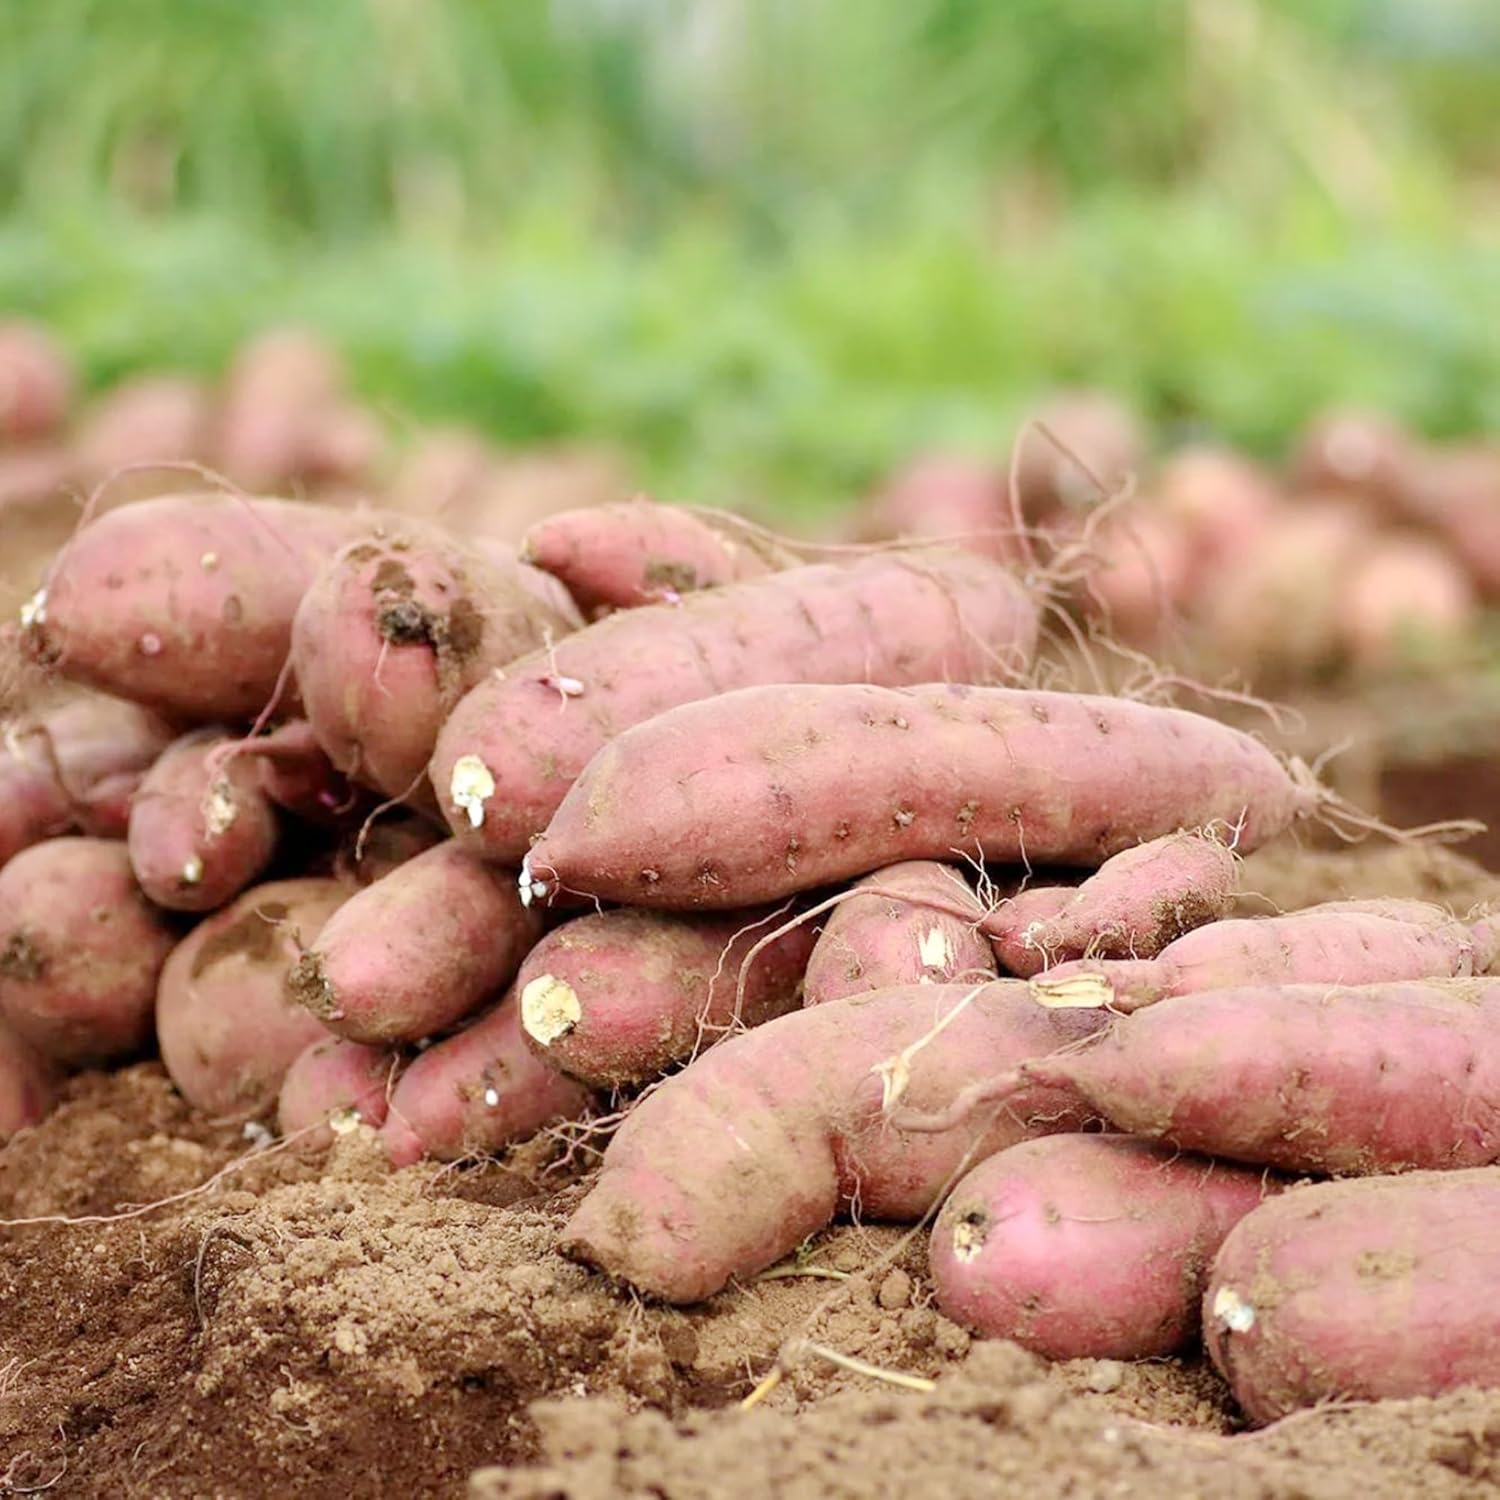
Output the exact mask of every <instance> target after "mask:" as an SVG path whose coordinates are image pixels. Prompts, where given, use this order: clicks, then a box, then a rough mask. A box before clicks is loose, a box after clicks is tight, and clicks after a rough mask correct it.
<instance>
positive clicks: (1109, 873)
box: [988, 832, 1239, 978]
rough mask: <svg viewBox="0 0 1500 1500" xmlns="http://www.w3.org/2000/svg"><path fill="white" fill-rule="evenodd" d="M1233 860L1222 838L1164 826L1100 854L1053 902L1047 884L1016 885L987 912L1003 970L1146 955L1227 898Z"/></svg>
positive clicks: (1199, 922) (1024, 973)
mask: <svg viewBox="0 0 1500 1500" xmlns="http://www.w3.org/2000/svg"><path fill="white" fill-rule="evenodd" d="M1238 873H1239V866H1238V864H1237V862H1236V860H1235V857H1234V855H1233V853H1232V852H1231V851H1230V849H1229V847H1228V845H1227V844H1225V843H1223V842H1222V841H1220V840H1218V839H1213V838H1206V837H1204V836H1203V835H1202V834H1197V833H1185V832H1183V833H1169V834H1167V835H1166V837H1164V838H1160V839H1152V840H1150V841H1149V842H1147V843H1144V844H1137V845H1136V847H1135V848H1134V849H1126V850H1124V851H1123V852H1122V853H1120V854H1116V855H1113V856H1112V857H1111V858H1110V859H1107V860H1106V861H1105V862H1104V863H1103V864H1102V865H1101V866H1100V867H1099V869H1098V871H1097V872H1096V873H1095V874H1093V875H1091V876H1090V877H1089V878H1088V879H1087V880H1085V881H1084V882H1083V884H1082V885H1080V886H1079V887H1078V888H1077V889H1076V890H1072V891H1066V892H1064V893H1063V894H1064V900H1063V901H1062V902H1061V903H1060V904H1059V902H1058V898H1057V894H1056V890H1055V888H1053V887H1042V888H1039V889H1037V890H1034V891H1023V892H1022V893H1021V894H1020V895H1019V896H1017V897H1015V899H1014V900H1012V901H1011V902H1010V903H1009V904H1008V905H1006V906H1002V907H1001V908H1000V909H999V910H998V911H996V912H995V914H994V916H993V917H992V918H991V919H990V923H989V926H988V931H989V933H990V936H991V937H992V939H993V940H994V944H995V951H996V953H997V954H998V955H999V957H1000V961H1001V963H1003V964H1004V965H1005V968H1006V970H1007V972H1008V973H1011V974H1017V975H1020V976H1021V977H1022V978H1029V977H1030V976H1031V975H1033V974H1038V973H1040V972H1041V971H1042V970H1043V969H1044V968H1045V967H1047V965H1048V964H1050V963H1057V962H1059V961H1063V962H1066V961H1067V960H1069V959H1077V958H1082V957H1083V956H1084V955H1085V954H1087V955H1088V956H1089V957H1091V958H1103V959H1109V958H1127V957H1129V958H1154V957H1155V956H1156V955H1157V954H1158V953H1160V952H1161V951H1162V949H1163V948H1165V947H1167V946H1168V945H1169V944H1170V943H1172V942H1173V941H1174V940H1175V939H1177V938H1179V937H1181V936H1182V935H1183V934H1184V933H1187V932H1191V931H1192V930H1193V929H1194V928H1197V927H1201V926H1203V925H1204V924H1205V923H1208V922H1215V921H1218V920H1219V919H1220V918H1221V917H1223V916H1225V915H1226V914H1227V913H1228V911H1229V910H1230V908H1231V907H1232V906H1233V904H1234V895H1235V889H1236V886H1237V883H1238Z"/></svg>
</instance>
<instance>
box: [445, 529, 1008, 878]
mask: <svg viewBox="0 0 1500 1500" xmlns="http://www.w3.org/2000/svg"><path fill="white" fill-rule="evenodd" d="M882 621H887V622H891V624H890V628H882V626H881V622H882ZM896 622H899V628H898V627H897V624H896ZM1036 631H1037V611H1036V606H1035V604H1034V602H1033V601H1032V599H1031V598H1030V596H1029V595H1028V594H1027V592H1026V591H1025V589H1024V588H1023V587H1022V585H1021V584H1020V583H1019V582H1018V581H1017V580H1016V579H1015V578H1013V577H1012V575H1011V574H1010V573H1008V572H1007V571H1006V570H1005V569H1004V568H1002V567H1000V566H999V565H998V564H995V563H992V562H989V561H988V560H987V559H984V558H980V557H974V556H967V555H964V554H961V553H953V552H948V551H945V550H943V549H923V550H916V551H912V552H904V553H884V554H877V555H873V556H870V557H866V558H863V559H861V560H860V561H858V562H855V563H852V564H848V565H844V566H834V565H828V566H822V565H819V566H809V567H801V568H793V569H788V570H787V571H786V572H783V573H776V574H773V575H771V576H770V577H767V578H763V579H757V580H752V581H750V582H748V583H739V584H730V585H726V586H725V587H723V588H718V589H708V590H705V591H703V592H701V593H698V594H691V595H688V596H687V597H686V598H684V599H683V600H682V602H681V603H680V604H676V605H652V606H647V607H645V608H642V609H632V610H622V611H620V612H619V613H617V614H614V615H611V616H609V617H608V618H607V619H604V620H599V621H597V622H596V623H595V624H593V625H590V626H588V627H587V628H586V629H584V630H580V631H578V632H577V633H576V634H574V635H572V636H570V637H569V638H568V639H566V640H565V641H563V642H561V643H560V644H559V645H558V646H557V648H556V649H555V650H553V651H545V652H538V653H535V654H533V655H532V656H529V657H525V658H523V659H522V660H521V661H519V662H516V663H515V664H514V665H513V666H512V667H511V668H510V669H509V670H508V671H507V672H506V674H505V677H504V678H503V680H502V679H499V678H492V679H491V680H490V681H487V682H484V683H481V684H480V685H479V686H478V687H476V688H475V689H474V691H473V692H471V693H470V694H469V695H468V696H467V697H465V698H464V699H463V700H462V701H461V702H460V703H459V705H458V707H457V708H456V709H455V710H454V711H453V714H452V715H451V717H450V718H449V719H448V722H447V724H446V725H444V727H443V731H442V733H441V734H440V735H439V736H438V743H437V749H436V751H435V753H434V755H433V759H432V766H431V776H432V783H433V786H434V787H435V788H436V790H437V793H438V797H439V800H440V801H441V803H442V806H443V811H444V813H445V815H446V816H447V818H448V821H449V824H450V826H451V827H452V828H453V830H454V832H455V834H456V835H457V836H458V837H460V838H462V839H463V840H464V841H465V842H466V843H467V844H468V845H469V846H470V847H471V848H473V849H475V850H476V851H482V852H483V854H484V855H485V857H486V858H489V859H494V860H513V861H514V860H519V859H520V858H521V857H522V856H523V855H524V854H525V853H526V850H527V848H528V847H529V846H530V843H531V840H532V838H533V836H534V835H536V834H538V833H540V832H541V831H542V830H543V829H544V828H545V827H546V826H547V822H548V820H549V819H550V818H551V816H552V814H553V813H554V812H555V811H556V809H557V807H558V804H559V803H560V802H561V801H562V800H563V797H564V794H565V793H566V792H567V790H568V788H569V786H571V785H572V783H573V781H574V780H575V778H576V777H577V776H578V775H579V773H580V772H582V770H583V768H584V766H585V765H587V764H588V762H589V759H590V757H591V756H593V755H594V754H595V752H597V751H598V750H600V748H601V747H602V746H604V745H605V744H606V742H607V741H609V740H610V739H611V737H612V736H616V735H618V734H619V733H620V732H621V731H623V730H626V729H627V728H628V727H629V726H630V725H638V724H640V723H641V721H642V720H645V719H649V718H651V717H652V716H653V715H656V714H660V713H662V712H664V711H665V710H667V709H671V708H674V707H676V706H678V705H681V704H684V703H689V702H692V701H695V700H699V699H704V698H709V697H711V696H714V695H716V694H719V693H724V692H726V691H728V690H730V689H733V688H737V687H742V686H745V685H747V684H751V683H767V682H793V683H795V682H816V681H825V682H844V681H851V680H854V681H875V682H914V681H924V680H933V679H958V680H979V681H987V680H994V679H995V678H996V677H997V676H998V675H999V674H1000V673H1001V672H1003V671H1004V670H1006V668H1007V667H1009V668H1010V669H1014V668H1016V667H1017V666H1019V665H1021V664H1023V663H1024V662H1025V661H1027V660H1029V658H1030V655H1031V652H1032V649H1033V647H1034V645H1035V641H1036ZM736 823H738V819H736ZM784 852H785V851H783V853H784ZM942 852H943V853H946V852H947V846H946V845H945V846H944V849H943V851H942ZM894 858H895V856H893V858H892V859H890V860H884V861H880V860H877V861H875V863H876V864H879V863H893V862H894ZM863 868H864V869H869V868H873V865H867V866H864V867H863ZM757 899H758V898H757ZM719 904H720V905H722V906H724V907H735V906H751V905H755V904H757V900H756V899H752V900H748V901H724V902H721V903H719Z"/></svg>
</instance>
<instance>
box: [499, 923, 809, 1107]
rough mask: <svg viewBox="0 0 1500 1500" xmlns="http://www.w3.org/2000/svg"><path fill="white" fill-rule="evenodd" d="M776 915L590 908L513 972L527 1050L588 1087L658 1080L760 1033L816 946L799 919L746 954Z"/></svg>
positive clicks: (790, 996) (786, 1006) (797, 990)
mask: <svg viewBox="0 0 1500 1500" xmlns="http://www.w3.org/2000/svg"><path fill="white" fill-rule="evenodd" d="M787 915H788V914H787V913H786V912H778V911H776V910H774V909H773V910H771V911H766V910H756V911H748V912H735V913H731V914H730V915H728V916H721V917H684V916H675V915H671V914H668V913H664V912H646V911H632V910H630V909H629V908H624V907H622V908H617V909H616V910H613V911H605V912H597V913H589V914H588V915H586V916H582V917H576V918H574V919H573V920H572V921H570V922H565V923H563V924H562V926H560V927H557V928H554V929H553V931H551V932H550V933H548V934H547V936H546V937H544V938H543V939H542V940H541V942H539V943H538V944H537V945H536V947H534V948H533V949H532V950H531V952H530V953H529V954H528V955H527V957H526V961H525V962H524V963H523V964H522V965H521V970H520V973H519V974H518V975H517V976H516V993H517V994H518V995H519V997H520V1006H521V1027H522V1030H523V1031H524V1033H525V1035H526V1040H527V1042H528V1044H529V1045H530V1046H531V1047H533V1048H534V1049H535V1050H536V1052H537V1053H538V1055H539V1056H541V1057H544V1058H546V1060H547V1061H548V1063H550V1064H551V1065H552V1066H553V1067H555V1068H557V1069H559V1070H560V1071H562V1072H564V1073H566V1074H568V1075H569V1077H572V1078H577V1079H578V1080H580V1081H581V1082H583V1083H586V1084H588V1085H589V1086H590V1087H591V1088H601V1089H603V1088H616V1087H619V1086H620V1085H622V1084H631V1083H645V1082H647V1081H648V1080H650V1079H652V1078H658V1077H660V1076H661V1074H663V1073H664V1072H666V1070H667V1069H668V1068H669V1067H670V1066H671V1065H672V1064H673V1063H675V1062H680V1061H681V1060H682V1059H683V1058H685V1057H689V1056H691V1055H692V1054H693V1053H694V1052H695V1051H697V1050H698V1049H699V1048H701V1047H705V1046H708V1045H711V1044H712V1043H714V1042H716V1041H718V1040H719V1039H720V1038H721V1037H722V1036H723V1035H724V1034H725V1033H726V1032H728V1031H730V1030H732V1029H734V1028H735V1027H737V1026H740V1027H749V1026H759V1025H761V1024H762V1022H765V1021H768V1020H770V1019H771V1018H772V1017H773V1016H778V1015H783V1014H785V1012H787V1011H789V1010H792V1009H794V1008H795V1007H796V1006H797V1005H798V1003H799V1001H800V999H801V992H802V974H803V971H804V970H805V969H806V967H807V959H808V955H809V953H811V952H812V947H813V944H814V942H815V941H816V939H817V933H816V929H815V928H814V927H813V926H812V925H811V924H810V923H801V924H799V925H797V926H795V927H793V928H791V929H790V930H789V931H787V932H785V933H783V934H782V935H781V936H780V937H778V938H777V939H776V940H775V941H774V942H771V943H768V944H767V945H766V947H765V948H763V949H762V950H761V951H760V952H759V953H758V954H757V955H756V957H755V961H754V963H753V964H751V966H750V968H749V970H748V971H746V972H745V974H744V976H743V978H744V986H743V990H741V988H740V983H741V967H742V965H743V963H744V961H745V959H746V958H747V956H748V955H749V953H750V950H751V949H752V948H753V947H754V946H755V945H756V944H757V943H758V942H760V940H761V939H762V938H765V937H767V936H768V935H769V934H770V933H772V932H774V931H775V930H776V929H777V927H778V926H780V925H782V924H783V923H784V921H785V920H786V918H787Z"/></svg>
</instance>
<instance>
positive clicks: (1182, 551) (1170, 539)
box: [1081, 506, 1193, 645]
mask: <svg viewBox="0 0 1500 1500" xmlns="http://www.w3.org/2000/svg"><path fill="white" fill-rule="evenodd" d="M1087 552H1088V557H1087V564H1088V565H1087V570H1086V572H1085V575H1084V578H1083V584H1082V597H1081V604H1082V608H1083V610H1084V612H1085V613H1086V614H1088V615H1091V616H1095V617H1097V618H1098V619H1099V620H1100V621H1101V622H1102V623H1103V625H1104V627H1105V628H1106V629H1107V630H1108V631H1109V632H1110V634H1111V635H1113V636H1115V637H1117V638H1118V639H1120V640H1122V641H1127V642H1130V643H1133V644H1138V645H1152V644H1154V643H1156V642H1157V641H1160V640H1161V639H1162V638H1163V637H1165V636H1167V635H1169V634H1170V633H1171V632H1172V631H1173V630H1174V629H1175V628H1176V627H1177V626H1178V625H1179V624H1180V621H1181V612H1182V609H1183V606H1184V605H1185V604H1186V603H1187V600H1188V596H1189V592H1190V589H1191V585H1192V579H1193V551H1192V541H1191V539H1190V537H1189V536H1188V533H1187V530H1186V528H1185V527H1184V526H1183V524H1182V523H1181V522H1180V521H1178V520H1177V519H1175V518H1174V517H1173V516H1171V515H1170V514H1168V513H1167V512H1166V511H1155V510H1149V509H1142V508H1141V507H1139V506H1135V507H1131V508H1130V509H1128V510H1121V511H1118V512H1116V513H1115V514H1114V515H1113V516H1111V517H1109V518H1107V519H1105V520H1104V521H1103V523H1102V524H1101V525H1100V526H1099V527H1098V528H1097V529H1096V530H1095V531H1094V534H1093V536H1092V537H1091V538H1090V540H1089V542H1088V544H1087Z"/></svg>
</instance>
